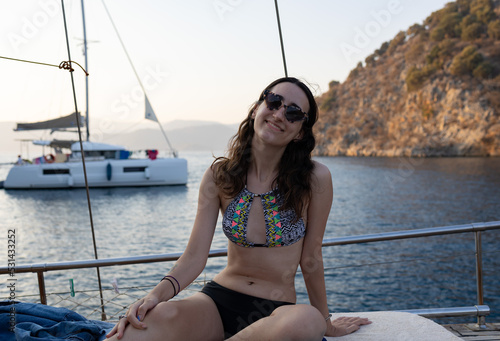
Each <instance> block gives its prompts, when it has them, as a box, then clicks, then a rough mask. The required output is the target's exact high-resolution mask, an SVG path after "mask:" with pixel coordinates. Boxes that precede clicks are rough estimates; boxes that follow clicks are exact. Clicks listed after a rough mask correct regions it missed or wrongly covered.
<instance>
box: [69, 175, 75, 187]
mask: <svg viewBox="0 0 500 341" xmlns="http://www.w3.org/2000/svg"><path fill="white" fill-rule="evenodd" d="M74 184H75V180H73V177H72V176H71V175H70V176H69V177H68V186H69V187H73V185H74Z"/></svg>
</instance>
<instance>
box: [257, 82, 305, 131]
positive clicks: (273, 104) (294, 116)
mask: <svg viewBox="0 0 500 341" xmlns="http://www.w3.org/2000/svg"><path fill="white" fill-rule="evenodd" d="M264 99H265V100H266V106H267V108H268V109H269V110H278V109H279V108H281V107H282V106H283V107H284V108H285V118H286V119H287V120H288V121H289V122H290V123H293V122H295V121H303V120H308V119H309V115H308V114H307V113H305V112H303V111H302V109H300V108H299V107H298V106H296V105H286V104H285V103H283V96H280V95H277V94H275V93H274V92H271V91H269V90H264Z"/></svg>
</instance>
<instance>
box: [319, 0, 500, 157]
mask: <svg viewBox="0 0 500 341" xmlns="http://www.w3.org/2000/svg"><path fill="white" fill-rule="evenodd" d="M499 14H500V0H458V1H456V2H451V3H448V4H447V5H446V6H445V7H444V8H443V9H441V10H439V11H436V12H434V13H432V14H431V15H430V16H429V17H428V18H427V19H426V20H425V21H424V23H423V24H422V25H421V24H414V25H413V26H411V27H410V28H408V30H407V31H406V32H399V33H398V34H397V35H396V36H395V37H394V39H392V40H391V41H390V42H386V43H384V44H382V46H381V47H380V49H378V50H376V51H375V52H374V53H373V54H372V55H370V56H368V57H367V58H366V59H365V63H364V64H363V63H359V64H358V66H357V67H356V68H355V69H353V70H352V71H351V72H350V74H349V77H348V78H347V79H346V81H345V82H343V83H342V84H341V83H339V82H336V81H332V82H331V83H330V88H329V90H328V91H327V92H326V93H324V94H323V95H322V96H320V97H319V98H318V104H319V106H320V118H319V121H318V124H317V125H316V133H317V137H318V146H317V148H316V151H315V152H316V154H318V155H348V156H500V75H499V74H500V19H499Z"/></svg>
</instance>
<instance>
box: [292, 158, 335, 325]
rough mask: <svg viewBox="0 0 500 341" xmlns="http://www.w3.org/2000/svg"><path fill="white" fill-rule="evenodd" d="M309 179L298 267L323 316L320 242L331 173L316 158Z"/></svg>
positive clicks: (325, 311)
mask: <svg viewBox="0 0 500 341" xmlns="http://www.w3.org/2000/svg"><path fill="white" fill-rule="evenodd" d="M311 182H312V183H311V186H312V195H311V201H310V202H309V206H308V209H307V232H306V237H305V239H304V246H303V249H302V256H301V260H300V268H301V270H302V274H303V276H304V281H305V283H306V288H307V293H308V295H309V301H310V302H311V304H312V305H313V306H314V307H316V308H317V309H318V310H319V311H320V312H321V314H323V316H324V317H325V318H326V317H327V316H328V314H329V310H328V305H327V301H326V289H325V276H324V271H323V254H322V246H321V245H322V243H323V235H324V233H325V227H326V223H327V220H328V215H329V214H330V209H331V207H332V200H333V188H332V177H331V174H330V171H329V170H328V168H327V167H326V166H325V165H323V164H321V163H318V162H315V168H314V172H313V176H312V179H311Z"/></svg>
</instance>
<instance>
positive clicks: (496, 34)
mask: <svg viewBox="0 0 500 341" xmlns="http://www.w3.org/2000/svg"><path fill="white" fill-rule="evenodd" d="M488 36H489V37H490V38H493V39H497V40H500V19H497V20H493V21H490V23H489V24H488Z"/></svg>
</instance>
